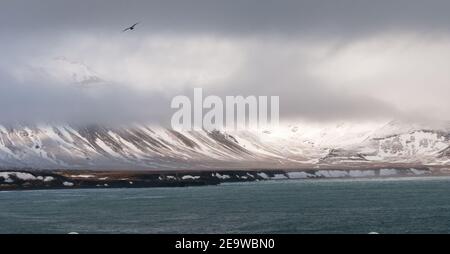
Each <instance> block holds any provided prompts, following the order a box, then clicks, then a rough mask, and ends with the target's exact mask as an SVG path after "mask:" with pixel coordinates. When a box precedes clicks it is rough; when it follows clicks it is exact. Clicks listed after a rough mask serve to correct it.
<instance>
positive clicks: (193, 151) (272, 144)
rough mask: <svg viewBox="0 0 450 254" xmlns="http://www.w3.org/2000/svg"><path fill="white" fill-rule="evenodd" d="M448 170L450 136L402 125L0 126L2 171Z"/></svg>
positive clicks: (443, 131)
mask: <svg viewBox="0 0 450 254" xmlns="http://www.w3.org/2000/svg"><path fill="white" fill-rule="evenodd" d="M379 163H413V164H418V165H425V164H427V165H430V164H432V165H450V131H449V129H447V128H445V127H444V128H435V129H429V128H423V127H421V126H412V125H407V124H402V123H400V122H389V123H387V124H386V123H384V124H350V123H347V124H343V123H341V124H335V125H331V124H330V125H328V126H322V127H318V126H316V125H301V124H299V125H285V126H281V127H278V128H275V129H272V130H268V129H266V130H246V131H232V132H225V131H211V132H208V131H186V132H178V131H174V130H170V129H166V128H161V127H153V126H145V125H139V126H138V125H135V126H132V127H126V128H125V127H114V128H109V127H105V126H82V127H80V126H70V125H61V126H52V125H38V126H1V127H0V166H1V167H2V168H45V169H47V168H49V169H202V168H301V167H305V166H306V167H311V166H313V165H334V166H346V165H371V164H379Z"/></svg>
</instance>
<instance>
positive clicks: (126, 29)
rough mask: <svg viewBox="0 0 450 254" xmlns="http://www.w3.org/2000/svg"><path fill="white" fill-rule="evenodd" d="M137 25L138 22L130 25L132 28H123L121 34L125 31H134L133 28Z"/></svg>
mask: <svg viewBox="0 0 450 254" xmlns="http://www.w3.org/2000/svg"><path fill="white" fill-rule="evenodd" d="M137 24H139V22H138V23H135V24H134V25H132V26H130V27H127V28H125V29H124V30H123V31H122V32H126V31H128V30H130V31H132V30H134V27H135V26H136V25H137Z"/></svg>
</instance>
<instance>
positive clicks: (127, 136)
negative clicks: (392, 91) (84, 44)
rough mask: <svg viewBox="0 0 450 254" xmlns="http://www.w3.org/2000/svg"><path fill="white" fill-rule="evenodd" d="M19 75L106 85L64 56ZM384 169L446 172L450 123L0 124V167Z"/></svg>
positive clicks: (91, 71) (82, 66)
mask: <svg viewBox="0 0 450 254" xmlns="http://www.w3.org/2000/svg"><path fill="white" fill-rule="evenodd" d="M24 73H25V74H26V75H25V74H24V76H27V75H29V76H30V78H29V79H28V80H29V81H30V82H32V81H33V80H34V77H35V76H36V75H38V76H41V77H44V80H52V81H53V82H56V83H61V84H65V85H77V86H78V87H80V88H83V87H90V88H94V87H99V85H101V84H106V83H109V82H105V81H104V79H102V78H100V77H99V75H97V73H96V72H95V71H94V70H92V69H91V68H90V67H89V66H87V65H85V64H83V63H82V62H79V61H73V60H70V59H67V58H65V57H57V58H54V59H51V60H49V61H43V62H40V63H39V65H38V66H32V68H30V69H29V70H28V72H26V71H24ZM94 90H95V89H94ZM90 91H92V90H91V89H90ZM382 163H413V164H420V165H423V164H434V165H450V124H448V123H446V124H440V125H439V126H429V125H423V124H411V123H406V122H401V121H391V122H376V123H355V122H343V123H337V124H336V123H333V124H323V123H321V124H311V123H295V124H283V125H281V126H279V127H276V128H272V129H260V130H245V131H211V132H209V131H184V132H178V131H174V130H170V129H166V128H162V127H158V126H156V127H155V126H148V125H133V126H128V127H109V126H100V125H91V126H75V125H52V124H46V125H34V126H32V125H12V126H11V125H9V126H8V125H0V168H41V169H47V168H48V169H202V168H209V169H211V168H222V169H224V168H274V169H276V168H300V167H314V166H317V165H331V166H336V167H340V166H347V165H372V164H382Z"/></svg>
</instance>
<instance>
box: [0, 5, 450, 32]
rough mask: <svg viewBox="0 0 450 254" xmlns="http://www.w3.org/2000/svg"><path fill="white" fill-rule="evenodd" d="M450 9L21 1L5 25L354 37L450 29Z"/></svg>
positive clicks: (7, 11) (9, 8)
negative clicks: (133, 26) (136, 26)
mask: <svg viewBox="0 0 450 254" xmlns="http://www.w3.org/2000/svg"><path fill="white" fill-rule="evenodd" d="M449 11H450V2H449V1H446V0H430V1H423V0H380V1H370V0H340V1H335V0H282V1H275V0H245V1H234V0H233V1H223V0H178V1H174V0H151V1H144V0H130V1H122V0H120V1H119V0H92V1H64V0H62V1H61V0H35V1H28V0H14V1H6V2H2V8H1V9H0V27H1V29H2V30H3V31H8V32H10V33H11V32H13V33H14V32H16V33H19V34H20V33H21V34H27V33H34V32H36V33H40V32H45V31H52V32H67V31H70V30H75V31H96V32H102V33H104V32H105V31H107V30H108V29H109V30H111V31H116V30H117V28H118V27H122V26H123V25H124V24H128V23H132V22H134V21H141V22H142V23H144V24H146V25H145V26H143V27H142V29H143V30H144V31H145V32H171V31H172V32H181V33H192V32H200V33H203V32H206V33H213V34H215V33H218V34H231V35H236V34H237V35H248V34H266V33H275V34H283V35H292V34H300V35H302V34H304V33H312V34H321V35H324V36H330V35H331V36H350V35H358V34H368V33H369V34H370V33H374V32H380V31H385V30H387V29H393V30H413V31H422V32H429V31H430V30H445V31H448V29H449V27H450V16H449V15H448V13H449Z"/></svg>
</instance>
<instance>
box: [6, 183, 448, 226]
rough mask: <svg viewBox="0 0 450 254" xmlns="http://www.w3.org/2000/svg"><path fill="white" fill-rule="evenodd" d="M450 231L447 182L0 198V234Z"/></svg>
mask: <svg viewBox="0 0 450 254" xmlns="http://www.w3.org/2000/svg"><path fill="white" fill-rule="evenodd" d="M73 231H75V232H78V233H363V234H366V233H369V232H373V231H375V232H378V233H381V234H383V233H450V178H407V179H406V178H404V179H384V180H374V179H371V180H369V179H366V180H298V181H297V180H286V181H285V180H282V181H281V180H279V181H266V182H253V183H235V184H234V183H233V184H223V185H219V186H205V187H186V188H148V189H96V190H41V191H11V192H0V233H63V234H66V233H69V232H73Z"/></svg>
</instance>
